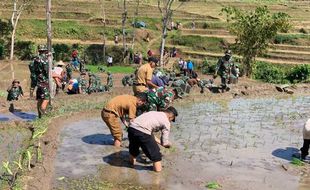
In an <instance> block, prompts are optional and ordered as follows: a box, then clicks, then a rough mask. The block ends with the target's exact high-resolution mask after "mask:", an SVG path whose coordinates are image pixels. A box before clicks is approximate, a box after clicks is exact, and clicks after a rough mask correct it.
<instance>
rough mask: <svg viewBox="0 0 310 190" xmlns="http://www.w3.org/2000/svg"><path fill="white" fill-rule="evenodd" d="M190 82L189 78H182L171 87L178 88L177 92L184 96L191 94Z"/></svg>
mask: <svg viewBox="0 0 310 190" xmlns="http://www.w3.org/2000/svg"><path fill="white" fill-rule="evenodd" d="M188 80H189V77H188V76H182V77H181V78H179V79H177V80H175V81H173V82H172V84H171V87H174V88H176V89H177V90H179V91H180V92H182V94H184V93H189V92H190V89H191V86H190V85H189V84H188V83H187V81H188Z"/></svg>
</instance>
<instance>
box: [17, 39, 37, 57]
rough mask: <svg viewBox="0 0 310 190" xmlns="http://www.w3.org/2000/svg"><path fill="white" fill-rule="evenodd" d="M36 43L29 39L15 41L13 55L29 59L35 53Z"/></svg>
mask: <svg viewBox="0 0 310 190" xmlns="http://www.w3.org/2000/svg"><path fill="white" fill-rule="evenodd" d="M35 50H36V45H35V44H34V43H33V42H31V41H17V42H16V43H15V55H16V57H18V58H19V59H21V60H30V59H32V58H33V56H34V55H35V52H36V51H35Z"/></svg>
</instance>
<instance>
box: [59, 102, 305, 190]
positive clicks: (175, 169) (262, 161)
mask: <svg viewBox="0 0 310 190" xmlns="http://www.w3.org/2000/svg"><path fill="white" fill-rule="evenodd" d="M309 107H310V97H306V96H305V97H291V98H287V99H277V98H257V99H243V98H239V99H233V100H231V101H228V102H226V101H221V102H205V103H195V104H188V105H187V106H183V107H178V106H177V108H178V110H179V115H180V116H179V117H178V118H177V122H176V123H173V127H172V133H171V141H172V143H173V147H172V148H170V149H162V153H163V155H164V156H163V172H161V173H155V172H153V171H151V169H152V167H151V164H149V163H148V160H146V159H145V158H144V157H142V158H140V159H139V163H138V165H137V166H135V167H131V166H130V165H129V164H128V154H129V153H128V148H126V146H127V145H128V140H127V138H126V137H127V133H126V132H125V133H124V134H125V136H124V137H125V140H124V145H125V147H124V148H121V149H117V148H114V147H113V146H112V143H113V140H112V136H111V135H110V132H109V130H108V128H107V127H106V126H105V124H104V123H103V121H102V120H101V118H89V119H87V120H80V121H76V122H72V123H70V124H69V125H67V126H66V127H64V128H63V129H62V132H61V135H60V137H59V140H60V145H59V147H58V150H57V156H56V160H55V172H54V179H53V189H206V184H207V183H208V182H217V183H218V184H220V186H221V189H239V190H242V189H253V190H254V189H255V190H256V189H281V190H282V189H283V190H286V189H287V190H292V189H302V190H306V189H309V188H310V183H309V178H310V177H309V175H310V174H309V166H304V167H298V166H295V165H293V164H291V163H290V162H291V160H292V154H294V153H297V152H298V149H299V148H300V147H301V145H302V127H303V125H304V123H305V121H306V120H307V118H309V116H310V109H309ZM77 119H78V118H77Z"/></svg>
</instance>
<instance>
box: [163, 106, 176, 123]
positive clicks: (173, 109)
mask: <svg viewBox="0 0 310 190" xmlns="http://www.w3.org/2000/svg"><path fill="white" fill-rule="evenodd" d="M165 111H166V112H169V113H172V114H173V115H174V119H173V120H172V121H173V122H175V118H176V117H177V116H178V111H177V110H176V109H175V108H174V107H173V106H170V107H168V108H167V109H166V110H165Z"/></svg>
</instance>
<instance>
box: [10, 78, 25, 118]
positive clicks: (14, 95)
mask: <svg viewBox="0 0 310 190" xmlns="http://www.w3.org/2000/svg"><path fill="white" fill-rule="evenodd" d="M7 92H8V96H7V101H9V102H10V108H9V111H10V112H14V104H13V102H11V101H14V100H18V98H19V97H20V96H21V97H23V96H24V93H23V89H22V87H21V86H20V82H19V81H18V80H16V79H15V80H14V81H13V82H12V85H11V86H10V87H9V88H8V89H7Z"/></svg>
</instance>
